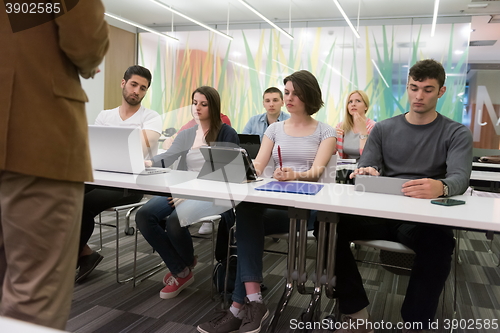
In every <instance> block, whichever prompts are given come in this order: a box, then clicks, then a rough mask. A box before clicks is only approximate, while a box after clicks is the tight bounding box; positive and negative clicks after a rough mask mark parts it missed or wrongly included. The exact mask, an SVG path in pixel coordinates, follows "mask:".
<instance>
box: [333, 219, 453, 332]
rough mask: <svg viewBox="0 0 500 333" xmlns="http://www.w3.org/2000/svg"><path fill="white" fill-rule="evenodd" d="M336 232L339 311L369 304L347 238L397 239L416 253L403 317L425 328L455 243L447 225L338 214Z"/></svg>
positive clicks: (349, 312)
mask: <svg viewBox="0 0 500 333" xmlns="http://www.w3.org/2000/svg"><path fill="white" fill-rule="evenodd" d="M337 232H338V241H337V252H336V254H337V255H336V258H337V261H336V276H337V288H336V290H337V293H338V297H339V306H340V311H341V312H342V313H345V314H352V313H355V312H358V311H360V310H361V309H363V308H365V307H366V306H367V305H368V304H369V302H368V298H367V296H366V293H365V291H364V288H363V282H362V280H361V275H360V274H359V271H358V268H357V265H356V262H355V260H354V256H353V254H352V252H351V249H350V242H351V241H353V240H370V239H382V240H389V241H394V242H400V243H402V244H404V245H406V246H408V247H409V248H411V249H412V250H413V251H415V253H416V256H415V262H414V265H413V267H412V271H411V275H410V281H409V284H408V288H407V290H406V297H405V300H404V302H403V306H402V307H401V315H402V317H403V320H404V321H405V322H421V323H422V325H423V327H424V328H425V327H426V326H427V324H428V322H429V320H430V321H432V320H433V319H434V315H435V313H436V309H437V306H438V303H439V296H440V295H441V291H442V290H443V287H444V284H445V281H446V278H447V277H448V274H449V273H450V269H451V256H452V253H453V249H454V247H455V241H454V239H453V232H452V230H451V229H450V228H448V227H443V226H436V225H431V224H424V223H421V224H411V223H406V222H404V221H397V220H387V219H380V218H374V217H367V216H356V215H345V214H341V215H340V222H339V224H338V227H337Z"/></svg>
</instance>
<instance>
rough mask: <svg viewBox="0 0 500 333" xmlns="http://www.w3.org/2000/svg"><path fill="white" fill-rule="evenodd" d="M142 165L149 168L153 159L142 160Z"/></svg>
mask: <svg viewBox="0 0 500 333" xmlns="http://www.w3.org/2000/svg"><path fill="white" fill-rule="evenodd" d="M144 165H145V166H146V168H151V167H152V166H153V161H151V160H144Z"/></svg>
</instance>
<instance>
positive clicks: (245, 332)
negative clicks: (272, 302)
mask: <svg viewBox="0 0 500 333" xmlns="http://www.w3.org/2000/svg"><path fill="white" fill-rule="evenodd" d="M241 310H242V311H245V315H244V317H243V322H242V323H241V326H240V330H239V333H258V332H260V329H261V328H262V323H263V322H264V320H266V318H267V316H269V310H267V307H266V305H265V304H264V303H258V302H250V301H249V300H248V298H245V304H244V305H243V308H242V309H241Z"/></svg>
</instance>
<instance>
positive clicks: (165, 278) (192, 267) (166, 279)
mask: <svg viewBox="0 0 500 333" xmlns="http://www.w3.org/2000/svg"><path fill="white" fill-rule="evenodd" d="M197 264H198V256H194V260H193V263H192V264H191V266H189V269H190V270H193V269H194V268H195V267H196V265H197ZM171 276H172V273H170V272H168V273H167V274H166V275H165V276H164V277H163V284H164V285H167V281H168V279H170V277H171Z"/></svg>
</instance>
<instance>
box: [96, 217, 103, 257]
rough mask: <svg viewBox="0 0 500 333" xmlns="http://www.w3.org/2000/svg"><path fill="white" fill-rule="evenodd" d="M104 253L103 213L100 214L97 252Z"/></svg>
mask: <svg viewBox="0 0 500 333" xmlns="http://www.w3.org/2000/svg"><path fill="white" fill-rule="evenodd" d="M101 251H102V220H101V213H99V249H98V250H97V251H96V252H101Z"/></svg>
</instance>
